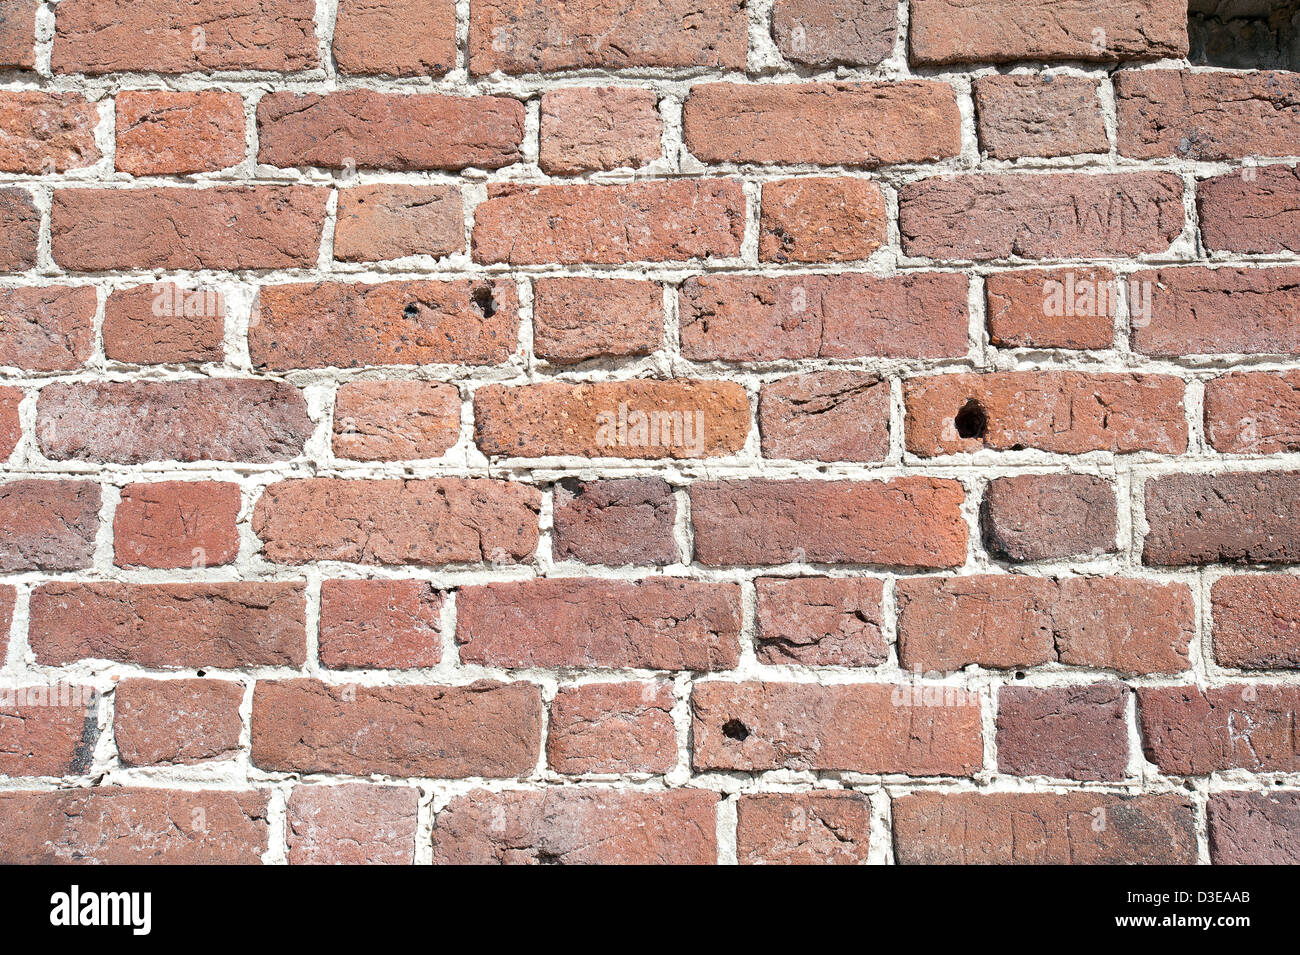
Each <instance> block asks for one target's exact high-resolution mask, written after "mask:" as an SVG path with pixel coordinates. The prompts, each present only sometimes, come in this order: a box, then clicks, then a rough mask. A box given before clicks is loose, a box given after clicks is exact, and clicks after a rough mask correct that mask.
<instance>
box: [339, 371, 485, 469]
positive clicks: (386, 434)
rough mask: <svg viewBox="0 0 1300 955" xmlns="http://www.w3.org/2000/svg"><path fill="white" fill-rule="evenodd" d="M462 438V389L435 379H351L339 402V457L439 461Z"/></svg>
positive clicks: (345, 386) (358, 459) (365, 459)
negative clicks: (428, 459) (434, 459)
mask: <svg viewBox="0 0 1300 955" xmlns="http://www.w3.org/2000/svg"><path fill="white" fill-rule="evenodd" d="M459 439H460V391H458V390H457V388H456V386H455V385H448V384H443V383H441V382H436V381H352V382H348V383H346V384H344V385H342V386H341V387H340V388H339V391H338V396H337V397H336V398H335V399H334V453H335V454H336V455H338V456H339V457H341V458H352V459H354V460H357V461H399V460H410V459H414V458H440V457H442V456H443V455H444V454H446V453H447V450H448V449H449V448H451V446H452V445H454V444H455V443H456V442H457V441H458V440H459Z"/></svg>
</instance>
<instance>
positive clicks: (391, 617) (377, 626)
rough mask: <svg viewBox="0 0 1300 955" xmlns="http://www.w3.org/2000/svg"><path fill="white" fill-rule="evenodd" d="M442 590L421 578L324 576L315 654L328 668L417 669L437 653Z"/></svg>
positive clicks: (433, 659)
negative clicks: (370, 578) (331, 577)
mask: <svg viewBox="0 0 1300 955" xmlns="http://www.w3.org/2000/svg"><path fill="white" fill-rule="evenodd" d="M442 605H443V595H442V594H441V593H439V592H438V591H436V590H434V589H433V587H432V586H430V585H429V584H427V583H425V582H424V581H422V580H326V581H322V582H321V587H320V640H319V643H320V646H319V652H320V660H321V663H323V664H324V665H325V666H327V667H330V668H331V669H337V670H345V669H365V670H368V669H376V668H380V669H399V670H401V669H417V668H420V667H433V666H437V665H438V661H439V660H441V659H442V633H441V630H442V626H441V619H440V615H441V613H442Z"/></svg>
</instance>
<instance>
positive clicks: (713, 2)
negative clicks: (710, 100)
mask: <svg viewBox="0 0 1300 955" xmlns="http://www.w3.org/2000/svg"><path fill="white" fill-rule="evenodd" d="M748 23H749V21H748V17H747V16H746V11H745V5H744V3H743V2H741V0H656V2H654V3H646V4H635V5H630V6H620V5H617V4H609V3H600V2H590V3H566V4H551V3H542V2H540V0H479V2H478V3H476V4H474V5H473V7H472V8H471V9H470V21H469V69H470V72H471V73H477V74H483V73H493V72H496V71H498V70H499V71H501V72H503V73H553V72H556V71H559V70H579V69H592V68H595V69H607V70H618V69H628V68H630V67H637V66H651V67H688V66H714V67H726V68H729V69H744V68H745V59H746V53H747V49H748V46H749V30H748Z"/></svg>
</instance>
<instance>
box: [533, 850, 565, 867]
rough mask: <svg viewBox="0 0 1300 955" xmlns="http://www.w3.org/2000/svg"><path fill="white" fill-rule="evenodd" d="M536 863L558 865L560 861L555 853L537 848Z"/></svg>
mask: <svg viewBox="0 0 1300 955" xmlns="http://www.w3.org/2000/svg"><path fill="white" fill-rule="evenodd" d="M537 864H538V865H560V864H561V862H560V857H559V855H557V854H556V853H554V852H547V851H546V850H544V849H539V850H538V852H537Z"/></svg>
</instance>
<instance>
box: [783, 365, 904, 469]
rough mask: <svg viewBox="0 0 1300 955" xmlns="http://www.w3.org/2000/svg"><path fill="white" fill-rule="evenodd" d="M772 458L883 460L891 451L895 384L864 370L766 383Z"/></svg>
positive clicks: (827, 373) (794, 376) (793, 376)
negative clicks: (891, 388)
mask: <svg viewBox="0 0 1300 955" xmlns="http://www.w3.org/2000/svg"><path fill="white" fill-rule="evenodd" d="M758 426H759V430H760V431H761V432H762V435H763V456H764V457H767V458H790V459H795V460H802V459H813V460H818V461H881V460H884V458H885V455H886V454H888V453H889V385H888V384H887V383H886V382H884V381H882V380H881V379H879V378H876V377H874V376H873V375H869V374H865V373H863V372H853V371H842V372H835V371H832V372H826V373H824V374H810V375H792V376H790V377H789V378H783V379H781V380H780V381H775V382H772V383H771V384H766V385H764V386H763V389H762V393H761V397H760V399H759V412H758Z"/></svg>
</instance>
